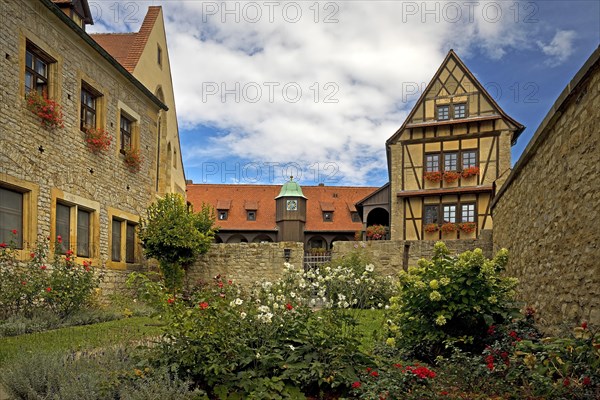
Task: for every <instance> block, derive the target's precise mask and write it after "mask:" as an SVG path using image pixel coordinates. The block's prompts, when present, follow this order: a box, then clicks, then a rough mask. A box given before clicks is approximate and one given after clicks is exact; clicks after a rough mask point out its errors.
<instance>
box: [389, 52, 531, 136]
mask: <svg viewBox="0 0 600 400" xmlns="http://www.w3.org/2000/svg"><path fill="white" fill-rule="evenodd" d="M450 60H452V61H454V62H455V63H456V64H457V65H459V66H460V67H461V69H462V70H463V71H464V73H465V75H466V76H467V77H468V79H469V80H470V83H472V84H473V85H474V86H475V87H476V88H477V90H478V91H479V92H480V93H481V94H482V95H483V96H484V97H485V98H486V100H487V101H488V102H489V103H490V104H491V105H492V107H493V108H494V109H495V110H496V111H498V117H502V118H505V119H506V120H508V121H509V122H510V123H512V124H513V125H514V126H515V127H516V129H515V133H514V134H513V143H514V142H516V140H517V138H518V137H519V135H520V134H521V132H523V130H524V129H525V127H524V126H523V125H522V124H520V123H519V122H517V121H516V120H515V119H513V118H512V117H510V116H509V115H508V114H506V113H505V112H504V110H502V108H500V106H499V105H498V103H496V101H495V100H494V99H493V98H492V96H490V94H489V93H488V91H487V90H485V88H484V87H483V85H482V84H481V83H480V82H479V81H478V80H477V78H476V77H475V75H473V73H472V72H471V71H470V70H469V68H467V66H466V65H465V64H464V63H463V62H462V60H461V59H460V57H458V55H457V54H456V53H455V52H454V50H452V49H450V51H449V52H448V54H447V55H446V58H444V61H443V62H442V64H441V65H440V67H439V68H438V70H437V71H436V73H435V74H434V75H433V77H432V78H431V80H430V81H429V84H428V85H427V87H426V88H425V90H423V93H421V96H420V97H419V99H418V100H417V102H416V103H415V106H414V107H413V108H412V110H411V111H410V113H409V114H408V116H407V117H406V119H405V120H404V123H403V124H402V126H401V127H400V128H399V129H398V130H397V131H396V132H395V133H394V134H393V135H392V136H391V137H390V138H389V139H388V140H387V141H386V146H387V145H389V144H391V143H393V142H395V141H396V140H397V139H398V137H399V136H400V135H401V134H402V131H403V130H404V129H405V128H406V126H407V125H408V124H409V122H410V121H411V120H412V119H413V117H414V116H415V113H416V111H417V109H418V108H419V107H420V106H422V103H423V101H424V100H425V97H426V96H427V94H428V93H429V92H430V91H431V90H432V89H433V88H434V86H435V85H436V83H437V81H438V79H440V76H441V74H442V71H443V70H444V68H445V67H446V66H447V65H448V63H449V62H450ZM483 118H484V119H489V118H493V117H490V116H487V117H483ZM478 119H482V117H475V118H473V117H471V118H465V119H461V120H457V121H452V120H451V121H445V122H444V123H465V122H469V121H470V120H478ZM436 124H439V122H438V123H436Z"/></svg>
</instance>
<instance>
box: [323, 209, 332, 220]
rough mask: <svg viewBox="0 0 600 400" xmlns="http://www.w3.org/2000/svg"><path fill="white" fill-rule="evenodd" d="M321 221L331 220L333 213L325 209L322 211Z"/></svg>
mask: <svg viewBox="0 0 600 400" xmlns="http://www.w3.org/2000/svg"><path fill="white" fill-rule="evenodd" d="M323 221H324V222H333V213H332V212H329V211H326V212H324V213H323Z"/></svg>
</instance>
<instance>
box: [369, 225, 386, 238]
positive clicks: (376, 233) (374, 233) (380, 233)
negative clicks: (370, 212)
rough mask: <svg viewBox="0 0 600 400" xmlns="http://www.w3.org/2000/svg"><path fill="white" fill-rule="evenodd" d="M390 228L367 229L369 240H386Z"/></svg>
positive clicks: (376, 227) (375, 227) (375, 226)
mask: <svg viewBox="0 0 600 400" xmlns="http://www.w3.org/2000/svg"><path fill="white" fill-rule="evenodd" d="M387 232H388V227H387V226H383V225H372V226H369V227H367V239H369V240H382V239H385V237H386V235H387Z"/></svg>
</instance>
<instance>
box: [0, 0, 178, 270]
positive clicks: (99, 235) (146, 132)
mask: <svg viewBox="0 0 600 400" xmlns="http://www.w3.org/2000/svg"><path fill="white" fill-rule="evenodd" d="M0 16H1V18H2V21H1V22H2V23H0V43H1V46H0V47H1V48H2V53H4V54H3V57H2V63H0V80H1V84H0V103H1V107H0V120H1V121H2V126H0V142H1V143H2V146H1V147H0V242H4V243H8V242H9V241H11V240H13V241H14V242H15V243H16V246H17V248H18V249H19V255H20V257H21V258H22V259H27V257H28V256H29V251H28V248H29V247H30V246H32V245H33V244H34V243H35V241H36V240H37V239H38V237H40V236H41V237H51V238H56V237H57V236H59V235H60V236H61V237H62V240H63V245H62V248H61V249H60V251H64V250H65V249H66V248H70V249H72V250H73V251H74V253H75V254H76V255H77V256H78V260H79V261H80V262H82V261H86V260H87V261H91V262H92V263H93V264H94V265H103V264H104V265H106V266H107V267H109V268H112V269H128V268H130V267H133V266H134V265H135V264H137V263H139V262H140V261H141V257H142V255H141V251H140V246H139V245H138V242H137V239H136V233H135V226H136V224H138V222H139V218H140V215H142V213H143V212H144V211H145V209H146V207H147V206H148V205H149V204H150V203H151V202H153V201H154V200H155V199H156V196H157V195H159V194H162V193H165V192H170V191H181V190H180V189H181V188H178V187H177V186H181V183H180V182H181V181H182V179H184V178H183V172H182V168H181V165H180V163H179V162H178V163H177V165H176V166H175V167H173V166H172V165H173V164H172V163H170V164H166V165H165V164H164V163H163V162H162V160H163V154H164V152H165V150H164V148H165V144H164V143H163V142H161V140H162V139H163V138H166V139H168V138H171V142H170V145H171V149H172V151H173V154H180V151H179V143H178V141H177V140H176V138H177V133H176V131H175V132H163V129H165V130H169V129H171V128H170V127H171V125H169V122H168V121H164V120H163V118H164V119H169V121H170V120H171V119H173V120H175V115H174V110H171V111H169V106H168V104H169V103H170V102H172V96H171V97H170V95H169V94H172V88H171V87H170V81H165V80H161V79H163V78H157V80H156V81H155V82H151V81H146V82H143V80H144V79H145V74H144V72H143V70H144V69H145V68H148V69H152V68H153V67H151V66H150V65H146V64H147V63H146V61H144V60H146V58H145V56H144V53H145V52H146V49H153V50H154V51H153V52H154V55H155V56H154V61H155V62H159V60H160V58H158V59H157V57H156V51H157V50H156V49H157V46H164V47H163V48H162V50H163V53H162V62H163V65H162V68H163V71H164V69H165V68H166V69H167V70H168V58H167V53H166V45H165V43H166V42H165V40H164V26H163V25H162V14H161V13H160V9H154V8H153V9H151V10H150V12H149V16H151V17H152V19H153V20H154V22H153V24H152V25H151V28H152V27H153V28H152V29H150V28H149V29H148V31H147V32H146V31H145V29H146V28H145V27H144V26H143V28H144V29H143V31H144V33H143V34H144V36H146V39H145V44H144V45H143V46H142V47H141V49H139V48H138V51H141V53H142V55H141V56H140V57H139V61H138V63H137V64H136V65H137V66H136V67H135V68H134V69H133V70H132V71H130V70H128V68H126V66H124V65H123V64H122V62H123V61H122V60H118V59H116V58H115V57H113V56H111V54H110V53H109V52H107V50H106V49H104V48H103V47H102V46H100V45H99V44H98V43H97V42H96V41H95V40H94V39H93V38H92V37H91V36H90V35H88V34H87V33H86V32H85V28H86V25H88V24H91V23H93V21H92V18H91V15H90V13H89V7H88V3H87V1H86V0H72V1H68V0H56V1H54V2H53V1H50V0H23V1H18V2H12V1H11V2H7V1H3V2H0ZM145 25H147V24H145ZM159 28H160V29H159ZM140 34H142V33H140ZM161 35H162V36H161ZM148 51H150V50H148ZM147 58H148V59H149V58H150V56H148V57H147ZM142 61H143V62H144V64H143V65H142ZM148 63H149V62H148ZM138 68H140V69H139V72H138ZM154 69H156V68H154ZM132 72H135V73H136V74H137V75H138V76H139V77H140V78H139V79H138V77H136V76H135V75H134V74H133V73H132ZM159 85H160V87H159ZM167 86H169V87H168V88H167ZM32 93H39V94H41V95H43V96H46V97H47V98H48V99H50V100H51V101H54V102H56V103H57V104H59V105H60V107H61V108H62V124H60V123H59V124H58V125H59V126H57V127H56V128H54V129H49V128H47V127H45V126H44V124H43V123H42V118H41V117H40V116H38V115H36V114H34V113H32V112H31V111H30V109H28V104H27V101H26V98H27V97H29V96H32ZM31 98H33V97H31ZM168 113H171V114H168ZM165 116H166V117H165ZM93 130H95V131H96V132H104V133H103V136H104V137H105V138H110V139H111V143H110V145H109V147H108V149H107V150H106V151H98V152H93V151H90V149H89V147H88V143H86V138H87V137H88V135H89V134H90V132H92V131H93ZM167 147H168V146H167ZM167 154H168V152H167ZM126 155H129V156H131V155H133V156H136V155H137V156H139V157H138V160H139V161H140V162H139V163H138V164H139V171H137V172H135V169H136V168H135V166H134V167H130V166H128V165H126V163H125V161H126ZM174 157H175V156H173V158H174ZM177 157H179V156H177ZM134 158H135V157H134ZM130 159H131V158H130ZM134 161H135V160H134ZM159 167H160V168H159ZM163 169H170V170H171V172H166V171H163ZM169 174H170V175H171V177H172V178H171V179H167V178H166V177H168V176H169ZM173 177H177V178H173ZM178 182H179V183H178ZM13 230H14V231H16V232H17V233H16V235H14V234H13V233H12V231H13ZM53 250H54V249H53ZM56 250H59V249H56Z"/></svg>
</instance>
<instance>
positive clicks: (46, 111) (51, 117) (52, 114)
mask: <svg viewBox="0 0 600 400" xmlns="http://www.w3.org/2000/svg"><path fill="white" fill-rule="evenodd" d="M25 100H26V102H27V109H28V110H29V111H31V112H32V113H34V114H35V115H37V116H38V117H39V118H40V120H41V125H42V126H43V127H44V128H46V129H50V130H52V129H55V128H64V125H63V115H62V110H61V107H60V104H58V103H57V102H55V101H54V100H50V99H49V98H48V97H46V96H45V95H44V96H40V95H39V94H38V92H36V91H33V90H32V91H30V92H29V93H28V94H27V96H26V97H25Z"/></svg>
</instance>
